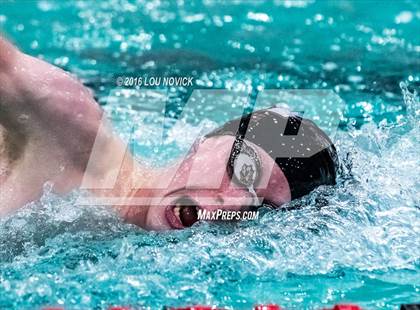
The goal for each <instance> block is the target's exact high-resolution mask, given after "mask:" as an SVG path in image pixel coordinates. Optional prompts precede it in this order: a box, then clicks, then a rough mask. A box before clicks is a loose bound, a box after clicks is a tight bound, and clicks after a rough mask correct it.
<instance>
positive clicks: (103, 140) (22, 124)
mask: <svg viewBox="0 0 420 310" xmlns="http://www.w3.org/2000/svg"><path fill="white" fill-rule="evenodd" d="M0 97H1V100H0V193H1V195H0V216H4V215H6V214H10V213H11V212H13V211H14V210H16V209H18V208H20V207H22V206H23V205H25V204H26V203H28V202H30V201H34V200H37V199H38V198H39V197H40V196H41V195H42V191H43V185H44V184H45V182H52V184H53V190H54V191H55V192H57V193H60V194H64V193H67V192H69V191H71V190H73V189H75V188H78V187H79V186H80V184H81V182H82V180H83V179H84V180H85V181H86V180H88V182H90V183H91V184H101V182H103V180H104V179H106V178H107V176H108V175H109V174H110V173H111V172H112V171H114V170H115V169H120V170H119V171H120V173H119V175H118V178H117V180H116V184H115V187H114V189H112V190H111V191H110V192H109V191H108V192H107V193H103V192H102V191H99V190H94V189H93V190H92V193H93V195H96V196H101V195H102V196H113V197H115V196H117V197H127V199H129V198H141V199H142V200H141V201H142V203H141V204H138V203H136V204H132V203H131V202H130V201H129V200H127V201H128V202H127V205H125V206H115V207H114V208H115V209H116V210H117V212H118V213H119V214H120V215H121V216H122V217H123V218H124V219H126V220H127V221H128V222H131V223H134V224H137V225H139V226H141V227H143V228H145V229H153V230H164V229H177V228H183V227H184V226H185V225H183V223H182V221H181V220H180V218H179V216H178V211H179V208H178V211H177V210H174V207H173V206H174V205H175V204H176V203H178V204H189V205H194V206H197V208H201V209H203V210H204V209H205V210H215V209H224V210H243V209H247V208H248V207H246V206H249V205H251V204H253V203H255V200H254V198H253V195H251V193H250V192H249V191H248V189H246V188H243V187H241V186H239V185H238V184H236V183H234V182H232V180H230V179H229V177H228V176H227V174H226V162H227V160H228V157H229V153H230V149H231V146H232V143H233V137H231V136H222V137H214V138H209V139H206V140H205V141H203V142H202V143H200V144H199V145H198V146H197V147H196V149H195V150H194V151H193V152H192V153H190V154H189V156H188V157H187V158H185V159H182V160H181V161H180V164H179V165H175V166H172V167H169V168H166V169H163V170H158V169H154V170H150V169H148V168H146V167H145V166H143V165H142V164H141V163H139V162H136V161H134V160H133V157H132V156H131V155H130V154H128V155H127V156H126V157H125V158H124V161H123V162H122V163H121V161H120V159H119V158H116V157H115V155H114V154H115V153H118V152H116V151H117V150H121V149H125V147H126V146H125V145H124V143H122V141H121V140H120V139H119V138H118V136H117V135H116V134H114V133H113V131H112V128H111V127H110V126H109V125H105V126H103V127H102V130H101V133H100V134H98V130H99V128H100V124H101V121H102V119H103V112H102V110H101V109H100V107H99V105H98V104H97V103H96V102H95V100H94V98H93V96H92V93H91V92H90V91H89V90H88V89H87V88H86V87H84V86H83V84H82V83H80V82H79V81H78V80H77V79H76V78H75V77H73V76H71V75H70V74H68V73H66V72H64V71H63V70H61V69H59V68H57V67H55V66H53V65H51V64H48V63H46V62H44V61H42V60H40V59H37V58H34V57H31V56H29V55H26V54H24V53H22V52H20V51H19V50H18V49H16V47H14V46H13V45H12V44H10V43H9V42H8V41H6V40H5V39H4V38H2V37H1V36H0ZM95 141H96V142H95ZM94 143H96V147H98V148H99V150H100V152H99V154H100V155H99V156H96V157H95V161H94V163H93V165H92V166H90V167H89V169H88V170H87V169H86V168H87V165H88V162H89V158H90V155H91V153H92V148H93V145H94ZM254 148H255V149H256V150H257V151H258V153H259V155H260V157H261V161H262V171H261V178H260V180H259V182H258V184H256V190H255V191H256V194H257V196H259V197H265V198H266V199H268V200H270V201H272V202H274V203H276V204H282V203H284V202H287V201H289V200H290V190H289V187H288V183H287V180H286V178H285V177H284V175H283V173H282V171H281V170H280V169H279V168H278V167H277V166H276V165H274V161H273V160H272V159H271V158H270V157H269V156H268V154H266V153H265V152H264V151H263V150H262V149H259V148H258V147H257V146H255V145H254ZM133 171H137V172H138V171H140V172H141V173H140V174H139V175H137V174H136V173H133ZM133 183H135V184H137V185H140V189H137V188H138V187H137V186H136V188H135V189H133ZM162 185H165V186H162ZM93 188H94V187H93ZM186 202H187V203H186Z"/></svg>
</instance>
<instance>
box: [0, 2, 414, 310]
mask: <svg viewBox="0 0 420 310" xmlns="http://www.w3.org/2000/svg"><path fill="white" fill-rule="evenodd" d="M419 20H420V5H419V3H418V2H416V1H390V2H387V3H384V2H376V1H318V2H314V1H307V0H296V1H291V0H284V1H282V0H274V1H270V2H269V3H263V2H257V1H255V2H254V1H232V2H230V4H223V3H221V2H213V1H210V0H207V1H202V2H199V1H192V2H190V1H176V2H175V1H160V0H153V1H143V0H138V1H125V0H119V1H116V0H115V1H114V0H111V1H100V2H99V1H98V2H93V1H92V2H88V1H75V2H70V1H46V0H43V1H42V0H41V1H22V2H14V1H7V2H2V3H1V4H0V27H1V30H2V31H3V32H5V33H6V34H7V35H8V36H9V37H10V38H11V39H12V40H13V41H14V42H15V43H16V44H17V45H18V46H19V47H20V48H21V49H23V50H24V51H26V52H27V53H29V54H32V55H35V56H38V57H42V58H44V59H45V60H47V61H49V62H51V63H54V64H56V65H57V66H60V67H62V68H64V69H66V70H68V71H70V72H72V73H74V74H76V75H77V76H78V77H79V78H80V79H81V80H82V81H83V82H84V83H85V84H86V85H87V86H89V87H90V88H92V89H93V90H94V92H95V95H96V97H97V98H98V101H99V102H100V104H101V105H102V106H103V107H104V109H105V111H107V113H108V115H109V117H110V118H111V119H112V120H113V122H114V125H115V127H116V128H117V130H118V132H119V133H120V134H121V135H122V136H124V135H127V134H129V133H130V132H133V128H132V127H131V125H132V124H131V120H132V118H133V117H137V116H139V115H140V116H142V117H143V116H144V117H145V118H149V119H151V120H152V121H149V122H145V123H143V124H142V128H134V132H135V134H134V137H135V138H136V137H137V138H138V139H133V141H132V142H131V143H132V147H133V149H134V150H135V151H136V153H137V154H138V155H139V156H143V157H145V158H149V159H150V160H151V162H160V163H161V162H163V161H167V160H170V159H171V158H173V157H174V156H175V155H177V154H179V153H180V152H181V151H182V150H183V149H185V148H187V147H188V143H190V142H191V141H190V140H191V139H188V134H187V135H186V134H185V133H197V132H200V131H201V130H203V128H204V127H205V128H207V127H209V128H210V127H212V126H215V125H217V124H221V123H223V121H225V120H226V119H228V117H229V116H230V115H231V112H232V111H233V110H235V109H234V108H235V106H234V105H235V103H232V102H231V101H229V100H220V101H219V100H218V101H217V102H214V104H213V105H212V104H209V105H205V106H202V105H197V106H193V108H192V110H190V111H189V113H187V116H186V118H185V122H182V125H180V126H178V127H174V128H172V129H171V134H170V135H168V137H167V138H168V141H167V143H164V144H163V145H159V146H157V145H155V144H154V141H155V140H154V137H153V135H152V134H150V135H148V134H144V133H153V132H154V129H155V128H156V126H158V125H157V124H156V123H154V122H153V119H155V118H154V117H155V116H156V117H158V112H159V111H157V110H156V105H154V102H153V101H150V102H149V101H144V102H142V103H141V104H124V103H123V101H122V100H120V98H119V97H118V94H119V92H115V91H114V90H115V88H116V85H115V80H116V77H118V76H130V75H132V76H135V75H138V74H140V73H141V74H143V73H144V72H147V73H148V74H154V75H171V74H172V75H174V74H176V75H187V76H194V80H195V83H196V85H195V86H194V88H197V89H198V88H200V89H227V90H229V91H233V92H240V91H244V90H248V91H249V90H253V89H273V88H278V89H331V90H333V91H334V92H335V93H336V94H338V95H339V96H340V98H342V99H343V101H344V102H345V107H344V110H343V111H342V112H343V113H342V117H341V121H340V124H339V130H338V132H337V133H336V135H335V137H334V141H335V143H336V145H337V148H338V150H339V153H340V158H341V162H342V167H341V173H340V179H339V182H338V184H337V186H334V187H322V188H319V189H317V190H315V191H314V192H313V193H311V194H310V195H308V196H306V197H304V198H302V199H301V200H299V201H295V202H292V203H291V204H299V205H301V206H303V207H302V208H299V209H297V210H293V211H289V212H280V211H277V212H275V211H267V210H266V211H264V212H263V214H262V215H261V216H260V218H259V219H258V220H257V221H253V222H246V223H245V222H244V223H240V224H238V225H235V226H233V225H229V224H224V225H210V224H207V223H201V224H198V225H194V226H193V227H192V228H190V229H186V230H183V231H170V232H164V233H162V232H160V233H158V232H145V231H143V230H141V229H139V228H137V227H134V226H131V225H128V224H125V223H123V222H121V221H120V220H119V219H118V218H116V216H115V215H114V214H112V213H111V212H109V211H107V210H106V209H105V208H101V207H95V208H93V207H82V206H78V205H76V203H75V201H76V200H77V197H78V196H79V195H80V194H82V193H80V192H79V191H75V192H73V193H70V194H69V195H68V196H66V197H58V196H56V195H55V194H54V193H52V192H51V190H50V188H51V185H50V184H46V185H45V192H44V195H43V197H42V199H41V200H40V201H37V202H33V203H31V204H29V205H28V206H26V207H25V208H23V209H22V210H20V211H19V212H18V213H17V214H15V215H12V216H10V217H8V218H4V219H0V308H1V309H37V308H40V307H41V306H43V305H63V306H66V307H67V308H68V309H105V308H107V307H108V306H110V305H132V306H139V307H141V306H143V307H146V308H150V309H159V308H162V307H163V306H165V305H170V306H182V305H188V304H213V305H217V306H219V307H225V308H228V309H250V308H251V306H252V305H254V304H256V303H269V302H273V303H278V304H280V305H282V306H284V307H287V308H291V309H317V308H321V307H326V306H329V305H332V304H335V303H339V302H353V303H357V304H359V305H361V306H363V307H364V308H366V309H397V308H398V305H399V304H401V303H410V302H411V303H413V302H419V301H420V291H419V289H420V276H419V275H420V255H419V251H418V248H419V245H420V225H419V224H418V223H419V218H420V208H419V206H420V203H419V202H420V201H419V194H418V193H419V189H420V178H419V175H420V173H419V169H418V167H419V164H420V160H419V151H418V150H419V137H420V126H419V113H420V112H419V111H420V109H419V99H418V96H417V95H416V92H418V89H419V85H420V70H419V68H420V61H419V59H420V58H419V53H420V37H419V35H418V34H419V29H420V23H419ZM174 62H176V64H174ZM147 92H150V94H149V95H150V97H151V98H154V95H153V94H154V92H156V90H154V89H149V90H147ZM167 94H169V101H168V102H167V106H166V112H165V113H166V115H167V117H168V118H174V117H179V115H182V108H183V107H184V105H185V102H186V100H187V99H188V96H190V94H191V89H188V88H174V89H170V90H169V92H168V93H167ZM128 96H129V95H128ZM265 104H266V105H269V104H270V103H269V102H267V103H265ZM221 106H223V107H224V108H223V111H224V112H225V113H222V114H217V113H216V114H215V113H212V112H214V110H216V109H220V107H221ZM315 106H319V108H320V110H318V111H319V116H320V117H322V113H326V111H325V110H322V109H321V108H322V106H321V105H316V104H315ZM330 108H331V107H330ZM330 108H328V109H330ZM332 108H334V107H332ZM232 113H233V112H232ZM209 115H213V116H214V115H216V116H214V117H213V118H210V117H209ZM140 129H141V130H140ZM139 130H140V131H141V132H139ZM186 136H187V137H186ZM416 249H417V250H416Z"/></svg>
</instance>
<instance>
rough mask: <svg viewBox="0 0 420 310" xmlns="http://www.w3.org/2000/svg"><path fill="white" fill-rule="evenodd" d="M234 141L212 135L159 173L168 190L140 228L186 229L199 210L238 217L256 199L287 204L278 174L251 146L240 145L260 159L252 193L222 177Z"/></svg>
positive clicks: (271, 162) (283, 183)
mask: <svg viewBox="0 0 420 310" xmlns="http://www.w3.org/2000/svg"><path fill="white" fill-rule="evenodd" d="M234 141H235V137H233V136H218V137H212V138H208V139H205V140H204V141H202V142H200V143H199V142H197V143H196V144H195V145H194V147H193V149H192V150H191V152H190V153H189V155H188V156H187V157H186V158H185V159H184V160H183V161H182V163H181V164H180V165H178V166H177V168H176V172H171V171H170V170H168V171H167V172H166V173H162V174H161V175H160V176H159V179H160V183H161V184H164V183H165V182H167V183H168V186H167V188H166V189H165V190H164V191H163V194H162V195H160V197H159V198H157V199H155V200H154V201H153V203H152V206H150V208H149V211H148V214H147V218H146V228H148V229H154V230H165V229H182V228H185V227H189V226H191V225H192V224H194V223H195V222H197V221H198V218H197V215H198V211H199V210H201V211H204V210H205V211H210V212H214V211H217V210H223V211H239V212H241V211H247V210H250V209H252V207H251V206H252V205H254V206H257V205H258V204H259V203H261V201H262V199H265V200H266V201H269V202H271V203H272V204H274V205H281V204H284V203H285V202H288V201H290V199H291V198H290V197H291V194H290V188H289V185H288V182H287V179H286V177H285V176H284V174H283V172H282V170H281V169H280V168H279V167H278V166H277V164H276V163H275V162H274V160H273V159H272V158H271V157H270V156H269V155H268V154H267V153H266V152H265V151H264V150H263V149H261V148H260V147H258V146H256V145H255V144H252V143H250V142H248V141H246V143H247V144H248V145H249V146H251V147H252V149H253V150H254V151H255V152H257V153H258V157H259V160H260V165H259V169H258V170H259V171H258V178H257V179H256V180H255V183H254V184H253V186H252V188H253V190H250V189H249V188H247V187H246V186H244V185H243V184H240V182H238V181H237V180H236V179H235V177H232V176H231V174H230V173H228V171H227V168H226V167H227V163H228V161H229V156H230V153H231V148H232V145H233V143H234ZM169 180H170V181H169ZM256 197H258V199H259V203H258V200H256V199H255V198H256ZM225 214H226V213H225ZM219 220H222V219H221V218H219Z"/></svg>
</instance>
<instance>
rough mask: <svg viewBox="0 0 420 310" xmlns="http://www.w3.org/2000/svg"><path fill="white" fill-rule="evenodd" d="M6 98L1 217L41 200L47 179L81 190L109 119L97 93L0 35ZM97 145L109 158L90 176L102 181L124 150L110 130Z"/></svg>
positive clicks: (60, 188)
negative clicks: (102, 126)
mask: <svg viewBox="0 0 420 310" xmlns="http://www.w3.org/2000/svg"><path fill="white" fill-rule="evenodd" d="M0 98H1V99H0V193H1V195H0V215H2V214H6V213H8V212H10V211H11V210H13V209H16V208H18V207H20V206H22V205H24V204H25V203H27V202H30V201H33V200H36V199H38V198H39V197H40V195H41V194H42V188H43V185H44V184H45V182H47V181H49V182H52V183H53V184H54V188H53V189H54V190H55V191H56V192H59V193H65V192H67V191H69V190H71V189H73V188H75V187H77V186H79V185H80V183H81V181H82V178H83V177H86V176H84V173H85V169H86V166H87V163H88V161H89V157H90V154H91V150H92V146H93V143H94V142H95V139H96V137H97V132H98V128H99V125H100V123H101V120H102V115H103V113H102V110H101V109H100V107H99V105H98V104H97V103H96V102H95V100H94V98H93V96H92V94H91V92H90V91H89V90H88V89H87V88H86V87H84V86H83V84H82V83H80V82H79V81H78V80H77V79H76V78H74V77H73V76H71V75H70V74H68V73H66V72H65V71H63V70H61V69H60V68H57V67H55V66H53V65H51V64H48V63H46V62H44V61H42V60H40V59H37V58H34V57H32V56H29V55H26V54H24V53H22V52H21V51H19V50H18V49H17V48H16V47H15V46H13V45H12V44H11V43H10V42H8V41H7V40H6V39H5V38H4V37H2V36H1V35H0ZM106 130H108V129H106ZM98 142H99V143H98ZM96 143H97V145H96V147H98V146H99V148H100V149H101V150H103V152H100V153H101V154H103V156H101V157H100V158H96V159H95V164H94V167H93V169H90V171H91V172H93V173H92V175H90V176H89V177H91V178H97V179H100V178H103V177H104V175H106V174H107V171H108V169H109V168H110V167H111V168H112V166H113V163H114V161H113V160H114V159H113V158H112V153H113V152H112V151H113V150H115V149H116V148H118V147H122V146H121V142H120V141H119V139H118V138H117V137H116V136H115V135H113V134H112V132H111V130H110V129H109V134H106V135H103V137H102V140H100V141H96ZM118 164H121V163H118ZM90 168H92V167H90Z"/></svg>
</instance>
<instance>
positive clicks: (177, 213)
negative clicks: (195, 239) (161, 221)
mask: <svg viewBox="0 0 420 310" xmlns="http://www.w3.org/2000/svg"><path fill="white" fill-rule="evenodd" d="M199 209H200V208H199V207H198V206H197V204H196V203H195V202H194V201H193V200H192V199H190V198H188V197H182V198H179V199H177V200H176V201H175V202H174V204H172V205H169V206H167V207H166V212H165V216H166V220H167V221H168V223H169V225H170V226H171V227H172V228H173V229H183V228H186V227H190V226H192V225H193V224H194V223H196V222H197V221H198V210H199Z"/></svg>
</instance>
